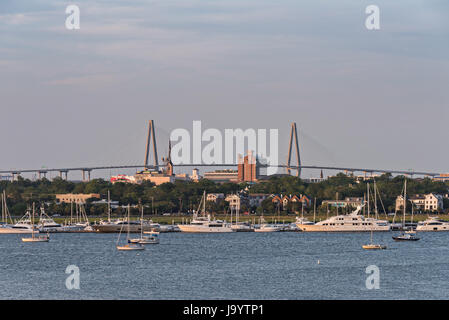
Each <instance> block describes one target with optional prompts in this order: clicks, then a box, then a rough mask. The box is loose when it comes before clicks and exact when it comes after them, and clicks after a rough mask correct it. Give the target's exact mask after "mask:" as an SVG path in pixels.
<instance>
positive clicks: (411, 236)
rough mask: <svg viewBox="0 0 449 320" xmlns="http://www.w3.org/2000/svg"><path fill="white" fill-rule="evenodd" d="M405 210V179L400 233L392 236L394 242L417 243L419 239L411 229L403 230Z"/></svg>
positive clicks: (405, 182)
mask: <svg viewBox="0 0 449 320" xmlns="http://www.w3.org/2000/svg"><path fill="white" fill-rule="evenodd" d="M406 210H407V179H406V180H405V181H404V205H403V213H404V215H403V218H402V233H401V234H400V235H399V236H393V240H394V241H418V240H419V239H420V238H418V237H417V236H416V233H415V232H414V231H413V229H410V230H406V228H405V212H406ZM412 222H413V203H412Z"/></svg>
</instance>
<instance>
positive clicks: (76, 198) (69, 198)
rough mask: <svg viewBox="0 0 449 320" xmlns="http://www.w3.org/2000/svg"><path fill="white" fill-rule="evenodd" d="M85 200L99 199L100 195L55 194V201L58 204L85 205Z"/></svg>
mask: <svg viewBox="0 0 449 320" xmlns="http://www.w3.org/2000/svg"><path fill="white" fill-rule="evenodd" d="M87 199H100V195H99V194H98V193H88V194H83V193H80V194H74V193H65V194H57V195H56V201H57V202H59V203H72V202H73V203H80V204H82V203H86V200H87Z"/></svg>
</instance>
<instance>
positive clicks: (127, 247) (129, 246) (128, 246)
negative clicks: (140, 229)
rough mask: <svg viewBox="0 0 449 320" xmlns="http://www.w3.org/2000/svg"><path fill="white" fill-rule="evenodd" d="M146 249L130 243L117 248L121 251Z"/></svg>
mask: <svg viewBox="0 0 449 320" xmlns="http://www.w3.org/2000/svg"><path fill="white" fill-rule="evenodd" d="M144 249H145V247H144V246H142V245H140V244H134V243H128V244H124V245H122V246H117V250H119V251H135V250H144Z"/></svg>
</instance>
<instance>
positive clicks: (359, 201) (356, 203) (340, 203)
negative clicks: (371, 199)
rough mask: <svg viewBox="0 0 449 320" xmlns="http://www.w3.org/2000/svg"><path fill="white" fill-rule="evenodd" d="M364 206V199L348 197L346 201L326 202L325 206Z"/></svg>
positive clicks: (324, 202)
mask: <svg viewBox="0 0 449 320" xmlns="http://www.w3.org/2000/svg"><path fill="white" fill-rule="evenodd" d="M362 204H363V198H360V197H346V198H345V199H344V200H324V201H323V205H329V206H330V207H337V208H346V207H358V206H360V205H362Z"/></svg>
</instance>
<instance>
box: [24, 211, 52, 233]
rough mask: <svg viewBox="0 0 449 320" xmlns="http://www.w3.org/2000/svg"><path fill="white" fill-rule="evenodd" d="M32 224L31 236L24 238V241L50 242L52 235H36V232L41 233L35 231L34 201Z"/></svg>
mask: <svg viewBox="0 0 449 320" xmlns="http://www.w3.org/2000/svg"><path fill="white" fill-rule="evenodd" d="M31 225H32V232H31V238H22V241H23V242H48V241H49V240H50V236H49V235H48V234H46V235H38V236H36V233H39V231H37V232H35V228H34V203H33V213H32V215H31Z"/></svg>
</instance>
